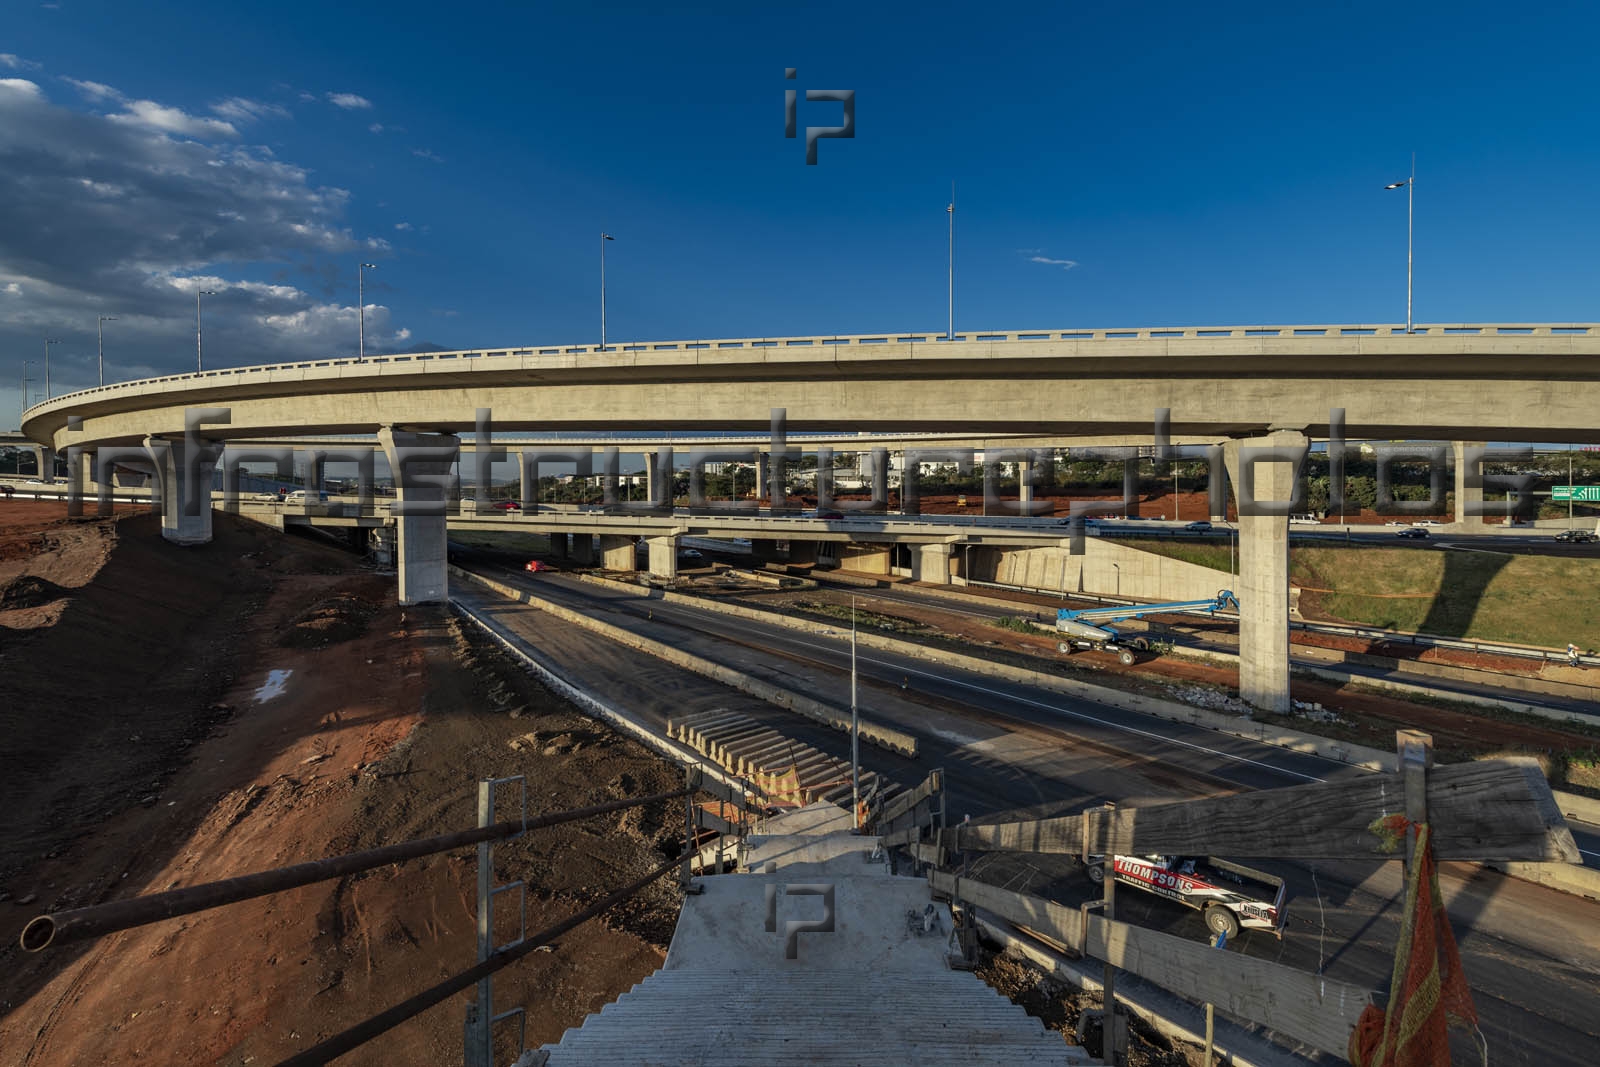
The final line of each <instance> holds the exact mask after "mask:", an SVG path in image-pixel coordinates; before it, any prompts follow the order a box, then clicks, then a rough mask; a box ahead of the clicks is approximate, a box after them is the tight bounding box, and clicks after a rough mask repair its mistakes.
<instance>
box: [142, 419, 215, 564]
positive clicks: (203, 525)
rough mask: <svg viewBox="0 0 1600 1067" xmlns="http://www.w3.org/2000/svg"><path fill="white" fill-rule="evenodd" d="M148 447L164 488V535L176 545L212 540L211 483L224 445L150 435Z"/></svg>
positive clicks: (162, 519)
mask: <svg viewBox="0 0 1600 1067" xmlns="http://www.w3.org/2000/svg"><path fill="white" fill-rule="evenodd" d="M144 447H145V451H146V452H148V453H149V454H150V459H151V461H152V462H153V463H154V464H155V467H156V474H157V481H158V483H159V487H160V492H161V536H162V537H164V538H166V539H167V540H168V541H171V542H172V543H173V544H176V545H203V544H206V543H208V542H209V541H210V540H211V483H212V480H213V474H214V472H215V471H216V468H217V460H219V459H220V458H222V449H221V447H219V446H217V445H209V444H200V445H196V444H195V443H193V442H191V441H185V440H183V439H182V438H165V437H146V438H145V439H144Z"/></svg>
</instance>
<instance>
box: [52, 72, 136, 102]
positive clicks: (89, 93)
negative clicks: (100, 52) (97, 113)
mask: <svg viewBox="0 0 1600 1067" xmlns="http://www.w3.org/2000/svg"><path fill="white" fill-rule="evenodd" d="M61 80H62V81H64V82H66V83H67V84H68V85H70V86H72V87H73V88H75V89H77V90H78V92H80V93H82V94H83V95H84V97H85V98H86V99H89V100H118V101H120V100H121V99H122V94H121V93H120V92H118V91H117V90H115V89H113V88H112V87H111V86H109V85H105V84H103V83H101V82H90V81H80V80H79V79H77V78H65V77H64V78H62V79H61Z"/></svg>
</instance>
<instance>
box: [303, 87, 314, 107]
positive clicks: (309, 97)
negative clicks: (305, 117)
mask: <svg viewBox="0 0 1600 1067" xmlns="http://www.w3.org/2000/svg"><path fill="white" fill-rule="evenodd" d="M316 99H317V94H316V93H308V92H306V91H305V90H304V89H301V90H300V102H301V103H303V104H310V103H315V102H316Z"/></svg>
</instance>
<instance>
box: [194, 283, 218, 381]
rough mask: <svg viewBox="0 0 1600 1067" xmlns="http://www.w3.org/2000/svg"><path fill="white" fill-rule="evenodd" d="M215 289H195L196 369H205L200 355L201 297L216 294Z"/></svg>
mask: <svg viewBox="0 0 1600 1067" xmlns="http://www.w3.org/2000/svg"><path fill="white" fill-rule="evenodd" d="M216 295H217V292H216V290H215V289H196V290H195V291H194V369H195V370H196V371H197V372H198V371H203V370H205V366H204V364H203V363H202V361H201V355H200V298H201V297H202V296H216Z"/></svg>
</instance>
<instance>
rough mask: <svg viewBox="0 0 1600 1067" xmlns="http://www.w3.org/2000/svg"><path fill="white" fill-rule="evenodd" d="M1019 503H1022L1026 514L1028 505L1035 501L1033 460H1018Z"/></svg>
mask: <svg viewBox="0 0 1600 1067" xmlns="http://www.w3.org/2000/svg"><path fill="white" fill-rule="evenodd" d="M1017 503H1018V504H1020V505H1022V507H1021V510H1022V513H1023V514H1024V515H1026V514H1027V513H1028V505H1029V504H1031V503H1033V460H1031V459H1019V460H1017Z"/></svg>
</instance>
